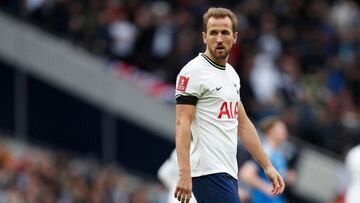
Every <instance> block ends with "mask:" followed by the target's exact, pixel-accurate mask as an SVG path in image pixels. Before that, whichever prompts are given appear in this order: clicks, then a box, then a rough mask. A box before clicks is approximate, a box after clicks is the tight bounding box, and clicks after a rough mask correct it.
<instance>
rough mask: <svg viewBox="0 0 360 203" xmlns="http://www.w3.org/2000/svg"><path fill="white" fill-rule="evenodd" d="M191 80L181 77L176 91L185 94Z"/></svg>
mask: <svg viewBox="0 0 360 203" xmlns="http://www.w3.org/2000/svg"><path fill="white" fill-rule="evenodd" d="M189 79H190V78H188V77H185V76H180V78H179V82H178V84H177V87H176V90H178V91H181V92H185V90H186V87H187V85H188V82H189Z"/></svg>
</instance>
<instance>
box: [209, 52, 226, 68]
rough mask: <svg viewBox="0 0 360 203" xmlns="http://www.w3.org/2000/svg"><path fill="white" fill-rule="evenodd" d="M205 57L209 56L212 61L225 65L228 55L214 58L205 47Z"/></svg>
mask: <svg viewBox="0 0 360 203" xmlns="http://www.w3.org/2000/svg"><path fill="white" fill-rule="evenodd" d="M204 54H205V55H206V56H207V57H209V58H210V59H211V60H212V61H213V62H215V63H217V64H219V65H223V66H226V63H227V60H228V58H229V55H228V56H227V57H226V58H224V59H216V58H215V57H214V56H213V55H212V54H211V52H210V51H209V49H206V51H205V53H204Z"/></svg>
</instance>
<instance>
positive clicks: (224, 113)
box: [218, 101, 239, 119]
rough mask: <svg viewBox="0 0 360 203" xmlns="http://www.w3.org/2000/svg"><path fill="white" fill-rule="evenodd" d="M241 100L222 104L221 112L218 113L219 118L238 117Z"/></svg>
mask: <svg viewBox="0 0 360 203" xmlns="http://www.w3.org/2000/svg"><path fill="white" fill-rule="evenodd" d="M238 105H239V102H236V103H235V102H226V101H224V102H223V103H222V104H221V107H220V112H219V115H218V118H219V119H222V118H225V119H234V118H237V116H238V112H239V106H238Z"/></svg>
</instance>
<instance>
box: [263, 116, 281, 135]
mask: <svg viewBox="0 0 360 203" xmlns="http://www.w3.org/2000/svg"><path fill="white" fill-rule="evenodd" d="M277 122H282V121H281V120H280V118H279V117H277V116H270V117H267V118H264V119H263V120H262V121H261V123H260V129H261V131H263V132H264V133H265V134H267V133H268V132H269V130H271V129H272V128H273V127H274V125H275V124H276V123H277Z"/></svg>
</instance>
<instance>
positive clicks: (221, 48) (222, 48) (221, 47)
mask: <svg viewBox="0 0 360 203" xmlns="http://www.w3.org/2000/svg"><path fill="white" fill-rule="evenodd" d="M224 49H225V47H223V46H219V47H216V50H219V51H221V50H224Z"/></svg>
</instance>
